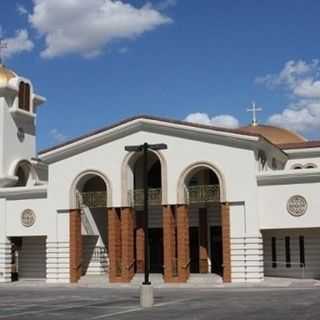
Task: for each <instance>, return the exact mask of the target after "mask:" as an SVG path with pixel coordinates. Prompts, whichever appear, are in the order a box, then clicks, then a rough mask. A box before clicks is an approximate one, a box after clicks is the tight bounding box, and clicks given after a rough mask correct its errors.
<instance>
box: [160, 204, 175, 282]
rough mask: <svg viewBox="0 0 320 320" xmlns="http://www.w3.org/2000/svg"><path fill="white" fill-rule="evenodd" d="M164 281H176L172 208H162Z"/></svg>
mask: <svg viewBox="0 0 320 320" xmlns="http://www.w3.org/2000/svg"><path fill="white" fill-rule="evenodd" d="M162 210H163V213H162V215H163V251H164V281H165V282H176V281H177V275H178V270H177V248H176V223H175V217H174V210H173V207H172V206H163V208H162Z"/></svg>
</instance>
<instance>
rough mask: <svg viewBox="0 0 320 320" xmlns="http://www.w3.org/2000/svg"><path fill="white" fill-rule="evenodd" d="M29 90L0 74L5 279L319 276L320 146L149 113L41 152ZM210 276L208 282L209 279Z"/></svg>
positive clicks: (0, 263)
mask: <svg viewBox="0 0 320 320" xmlns="http://www.w3.org/2000/svg"><path fill="white" fill-rule="evenodd" d="M43 102H45V99H44V98H43V97H41V96H39V95H37V94H36V93H35V91H34V88H33V86H32V83H31V82H30V80H28V79H25V78H23V77H20V76H18V75H17V74H16V73H14V72H12V71H10V70H8V69H6V68H5V67H4V66H0V121H1V123H0V139H1V144H0V156H1V158H0V282H10V281H13V280H20V279H33V280H34V279H42V280H45V281H47V282H49V283H69V282H77V281H79V280H80V279H81V278H82V277H85V276H90V275H92V276H95V275H105V281H109V282H130V281H132V279H133V278H134V277H135V275H136V274H139V273H142V272H143V270H144V264H145V261H144V240H145V239H144V236H145V235H144V232H143V225H144V219H145V215H144V211H143V200H144V199H143V197H144V196H143V185H144V183H143V157H142V154H141V152H128V151H126V150H125V147H126V146H128V145H137V144H143V143H145V142H147V143H151V144H158V143H165V144H166V145H167V149H166V150H161V151H149V153H148V159H149V161H148V168H147V170H148V188H149V191H148V199H149V218H148V220H149V229H148V230H149V231H148V233H149V236H148V239H147V240H148V242H149V250H150V251H149V257H150V260H149V262H150V272H151V273H156V274H162V275H163V280H164V281H165V282H188V281H189V280H190V278H191V277H192V275H194V274H207V275H210V274H212V275H215V276H216V277H220V278H221V279H222V281H224V282H259V281H262V280H263V279H264V277H266V276H272V277H277V276H278V277H296V278H300V277H305V278H319V277H320V218H319V215H320V212H319V208H320V198H319V196H318V191H319V189H320V169H319V168H320V141H307V140H305V139H304V138H303V137H301V136H299V135H297V134H295V133H293V132H290V131H288V130H286V129H281V128H275V127H271V126H264V125H257V124H255V123H254V125H251V126H248V127H244V128H239V129H234V130H229V129H222V128H215V127H211V126H204V125H198V124H192V123H188V122H183V121H175V120H169V119H162V118H156V117H150V116H138V117H134V118H130V119H127V120H124V121H122V122H120V123H117V124H114V125H112V126H109V127H106V128H103V129H100V130H97V131H95V132H91V133H89V134H87V135H84V136H82V137H79V138H78V139H74V140H71V141H68V142H66V143H64V144H61V145H58V146H56V147H53V148H50V149H47V150H44V151H41V152H39V153H37V152H36V130H35V126H36V110H37V108H38V107H39V106H40V105H41V104H42V103H43ZM208 279H210V277H209V278H208Z"/></svg>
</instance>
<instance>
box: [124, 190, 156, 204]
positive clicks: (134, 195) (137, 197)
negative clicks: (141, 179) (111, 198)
mask: <svg viewBox="0 0 320 320" xmlns="http://www.w3.org/2000/svg"><path fill="white" fill-rule="evenodd" d="M161 200H162V190H161V189H156V188H150V189H149V190H148V201H149V202H148V203H149V205H150V206H157V205H161ZM129 201H130V204H131V205H132V206H134V207H142V206H143V203H144V190H143V189H136V190H134V191H133V192H132V191H129Z"/></svg>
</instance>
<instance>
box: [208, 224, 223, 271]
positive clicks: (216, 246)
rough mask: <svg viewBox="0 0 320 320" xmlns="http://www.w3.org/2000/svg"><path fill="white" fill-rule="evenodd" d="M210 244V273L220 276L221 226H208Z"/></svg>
mask: <svg viewBox="0 0 320 320" xmlns="http://www.w3.org/2000/svg"><path fill="white" fill-rule="evenodd" d="M210 244H211V250H210V251H211V273H216V274H219V275H221V276H222V274H223V266H222V265H223V251H222V228H221V226H214V227H211V228H210Z"/></svg>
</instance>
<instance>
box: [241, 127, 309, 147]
mask: <svg viewBox="0 0 320 320" xmlns="http://www.w3.org/2000/svg"><path fill="white" fill-rule="evenodd" d="M239 130H240V131H241V132H243V133H255V134H260V135H261V136H263V137H265V138H266V139H268V140H269V141H271V142H272V143H273V144H276V145H280V144H287V143H301V142H305V141H306V139H305V138H304V137H302V136H300V135H299V134H298V133H296V132H293V131H290V130H288V129H285V128H279V127H274V126H269V125H262V124H258V125H256V126H248V127H243V128H240V129H239Z"/></svg>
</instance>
